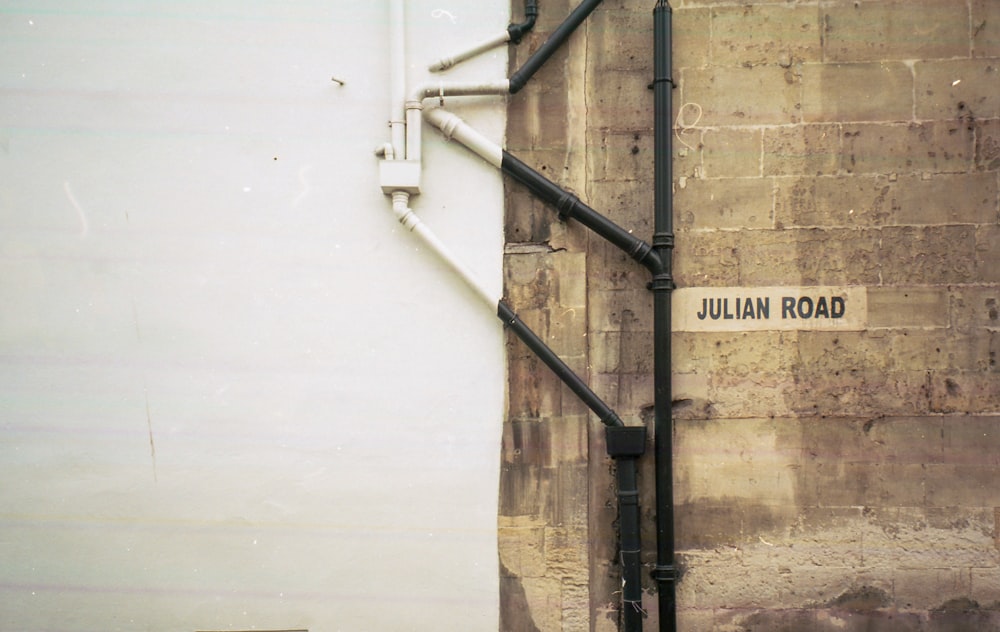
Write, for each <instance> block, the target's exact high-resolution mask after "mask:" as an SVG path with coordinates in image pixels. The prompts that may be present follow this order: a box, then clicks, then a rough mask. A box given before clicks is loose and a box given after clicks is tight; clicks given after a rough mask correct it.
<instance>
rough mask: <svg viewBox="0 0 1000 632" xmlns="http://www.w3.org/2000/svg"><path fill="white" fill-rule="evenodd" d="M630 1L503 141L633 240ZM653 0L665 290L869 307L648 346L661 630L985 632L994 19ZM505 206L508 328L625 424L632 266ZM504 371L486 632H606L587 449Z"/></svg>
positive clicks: (636, 363)
mask: <svg viewBox="0 0 1000 632" xmlns="http://www.w3.org/2000/svg"><path fill="white" fill-rule="evenodd" d="M568 4H569V3H567V2H545V3H544V5H543V7H542V14H543V18H544V21H545V25H542V26H543V28H542V29H541V30H540V31H539V32H538V33H536V34H535V35H533V36H532V38H531V39H530V40H529V41H526V42H525V43H524V44H522V46H521V48H520V49H518V52H517V54H516V56H515V57H514V60H513V62H512V63H513V65H515V66H516V65H517V59H518V58H520V59H522V60H523V58H524V56H525V55H526V54H527V53H528V52H530V49H531V46H532V45H537V43H538V42H540V41H542V39H544V36H545V26H548V27H549V28H551V26H552V25H554V23H557V22H558V21H559V20H560V19H561V18H562V16H564V15H565V14H566V12H567V11H568V10H569V6H567V5H568ZM573 4H574V5H575V3H573ZM514 5H515V9H514V11H515V14H518V12H519V11H520V8H519V7H520V2H515V3H514ZM557 5H558V6H557ZM653 5H654V3H653V2H648V1H642V2H639V1H635V0H608V1H606V2H604V3H603V4H602V6H601V7H600V8H598V10H597V11H596V12H595V13H594V14H593V15H592V16H591V18H590V20H588V22H587V24H586V28H585V30H582V31H581V32H579V33H577V35H576V36H575V37H574V39H573V40H572V41H571V45H570V46H569V47H568V48H567V49H566V50H565V51H563V52H562V53H561V54H560V56H559V57H558V58H557V59H554V60H553V62H552V63H550V65H549V66H548V67H546V68H545V69H543V71H542V72H541V73H539V75H537V76H536V77H535V79H534V80H533V83H532V84H531V85H529V87H528V88H526V89H525V91H524V93H522V94H519V95H517V96H515V97H514V98H512V100H511V108H510V118H509V121H510V123H509V125H510V128H509V131H508V148H509V149H510V150H511V151H512V152H513V153H515V154H516V155H518V156H520V157H521V158H523V159H524V160H525V161H526V162H528V163H529V164H532V165H534V166H536V168H539V169H542V170H543V173H547V174H548V175H549V176H550V177H551V178H553V179H554V180H555V181H557V182H559V183H560V184H562V185H564V186H567V187H569V188H571V189H574V190H575V191H577V192H578V193H579V194H580V195H581V197H582V198H583V199H585V200H586V201H587V202H588V203H589V204H590V205H591V206H593V207H594V208H596V209H598V210H600V211H602V212H604V213H605V214H607V215H608V216H609V217H611V218H613V219H614V220H615V221H617V222H618V223H620V224H621V225H623V226H625V227H627V228H630V229H633V230H634V231H635V232H636V233H637V234H639V235H641V236H643V237H644V238H647V239H648V238H649V236H650V235H651V234H652V219H651V217H652V162H653V148H652V93H651V92H650V91H649V90H647V85H648V83H649V82H650V80H651V78H652V8H653ZM672 5H673V7H674V11H673V17H674V69H673V78H674V80H675V83H676V89H675V90H674V102H675V112H674V117H675V123H676V126H677V130H676V135H675V141H674V143H675V146H674V158H675V163H674V182H675V193H676V199H675V222H676V232H677V250H676V253H675V257H674V262H675V270H676V277H677V284H678V286H679V287H682V288H683V287H706V286H707V287H747V288H754V287H761V286H791V287H800V286H839V287H846V286H851V287H861V288H865V289H866V291H867V294H868V309H867V316H866V326H865V327H864V328H862V329H860V330H857V331H767V330H764V331H731V332H728V333H693V332H678V333H676V334H675V335H674V358H673V366H674V373H675V376H674V397H675V399H676V406H675V416H676V418H677V419H676V431H675V435H676V436H675V450H676V463H675V476H676V479H677V485H676V490H675V501H676V506H677V532H678V543H677V544H678V550H679V554H678V559H679V563H680V564H681V566H682V568H683V573H684V574H683V578H682V580H681V582H680V584H679V586H678V607H679V614H678V620H679V627H680V629H681V630H715V631H719V632H722V631H728V630H762V631H763V630H821V631H822V630H867V629H885V630H889V629H891V630H928V631H943V630H980V629H990V628H991V626H992V627H995V628H1000V485H998V481H1000V456H998V455H1000V369H998V365H997V357H996V356H997V353H998V351H1000V317H998V311H1000V195H998V189H1000V3H998V2H996V1H995V0H906V1H905V2H904V1H902V0H900V1H823V2H815V1H802V2H793V1H786V0H781V1H766V2H754V3H736V2H728V1H711V0H699V1H693V0H674V2H673V3H672ZM508 194H509V196H510V197H509V200H508V225H507V240H508V256H507V292H508V295H509V296H510V297H511V300H512V302H513V303H514V304H515V307H516V308H518V309H519V310H520V311H521V313H522V315H523V316H525V319H526V320H527V321H528V322H530V323H532V324H533V325H535V326H537V327H538V328H539V330H540V333H542V334H543V336H544V337H546V338H547V339H548V340H549V341H550V342H551V343H552V344H553V346H554V348H556V349H557V350H558V351H560V353H562V354H563V356H564V357H565V358H567V359H568V361H569V362H570V364H571V365H573V366H574V367H575V368H578V369H579V370H580V371H581V373H582V374H584V375H586V376H587V377H588V378H589V379H590V382H591V384H592V385H593V387H594V388H595V390H596V391H597V392H598V393H599V394H600V395H601V396H602V397H604V398H605V399H606V400H607V401H608V402H609V403H611V404H612V405H613V406H615V407H616V408H617V410H618V412H619V414H620V415H621V416H622V417H623V418H624V419H625V420H626V422H627V423H642V422H644V421H647V420H646V419H645V417H646V416H647V415H646V414H645V411H647V410H648V408H649V406H650V404H651V403H652V398H653V395H652V359H651V354H650V349H651V342H652V340H651V331H652V323H651V298H650V296H649V293H648V292H647V291H646V289H645V282H646V281H647V275H646V273H645V271H644V270H642V269H640V268H639V267H638V266H636V265H635V264H634V263H631V262H630V261H628V260H626V258H625V257H624V256H622V255H621V254H619V253H617V252H615V251H614V249H613V248H611V247H609V246H607V245H606V244H604V243H603V242H602V241H601V240H600V239H598V238H595V237H592V236H589V235H587V234H585V232H584V230H583V229H582V227H580V226H578V225H573V224H570V225H563V224H559V223H558V222H557V221H556V220H555V219H554V213H553V212H552V211H551V210H550V209H546V208H544V207H542V206H541V205H540V204H539V203H537V202H534V201H532V200H531V199H530V197H529V196H528V195H527V194H526V193H524V192H523V190H521V189H520V188H519V187H518V186H517V185H516V184H509V185H508ZM509 362H510V366H509V375H510V390H509V404H510V406H509V408H510V410H509V422H508V424H507V432H506V433H505V443H504V452H503V466H504V473H503V479H502V483H501V485H502V489H501V503H500V505H501V518H500V525H501V533H502V536H501V547H500V555H501V561H502V562H503V564H504V568H505V569H506V570H505V571H504V572H505V574H506V576H505V577H504V579H503V582H502V586H503V587H502V590H503V591H504V593H503V594H504V600H505V608H504V609H505V622H506V623H505V627H504V629H510V630H530V629H538V630H588V629H590V630H614V629H616V626H617V623H616V621H617V617H616V612H615V604H616V603H617V601H618V595H616V594H615V590H617V589H618V586H619V583H618V582H619V580H618V578H617V566H616V564H615V561H614V557H615V555H614V544H613V535H614V531H613V520H614V509H613V507H614V504H613V496H612V495H611V493H610V492H611V478H610V476H609V471H610V463H609V462H608V460H607V458H606V457H605V456H604V447H603V443H602V439H603V436H602V435H603V433H601V432H598V431H597V430H598V429H597V427H596V426H595V424H596V422H595V421H594V420H593V419H592V418H591V416H589V415H588V414H587V411H586V410H585V409H584V408H583V407H582V406H581V405H580V404H578V403H577V402H575V401H573V399H572V396H571V395H570V394H569V393H568V391H566V390H565V389H563V388H562V387H561V385H559V384H558V382H556V381H555V379H554V378H551V377H550V376H549V375H548V373H547V371H546V370H545V369H544V367H541V366H537V363H536V362H535V361H533V360H532V359H530V358H528V357H527V355H526V352H524V351H522V349H521V348H520V347H518V345H517V343H516V342H512V343H511V345H510V355H509ZM651 467H652V458H651V455H650V456H649V457H648V458H646V459H645V462H644V468H645V469H644V470H643V473H642V476H643V479H642V485H643V488H644V490H645V492H644V498H643V508H644V511H645V512H646V514H647V515H648V516H649V519H648V520H647V521H646V522H647V524H648V526H649V528H648V530H647V531H646V532H644V534H643V538H644V545H645V548H646V549H648V550H649V555H648V557H647V561H648V562H649V563H652V562H653V553H652V547H653V542H654V541H653V529H652V526H653V518H652V513H651V509H652V498H653V496H652V487H651V481H652V469H651ZM649 589H650V595H649V606H650V610H651V616H650V619H649V621H648V622H647V627H648V628H649V629H655V618H656V617H655V595H653V594H652V591H653V590H654V589H655V588H654V586H652V584H651V585H650V586H649ZM521 605H526V606H527V607H520V606H521ZM531 626H534V628H532V627H531Z"/></svg>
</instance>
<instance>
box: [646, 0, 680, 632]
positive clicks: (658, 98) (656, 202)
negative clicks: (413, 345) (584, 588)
mask: <svg viewBox="0 0 1000 632" xmlns="http://www.w3.org/2000/svg"><path fill="white" fill-rule="evenodd" d="M671 18H672V11H671V9H670V4H668V3H667V0H657V2H656V8H654V9H653V120H654V122H653V221H654V229H653V230H654V233H653V251H654V252H655V253H656V254H657V255H658V259H659V261H660V263H661V269H660V271H659V272H657V273H654V274H653V280H652V281H651V282H650V284H649V289H650V290H652V292H653V382H654V384H655V393H654V399H653V436H654V444H653V454H654V455H655V457H656V566H655V567H654V568H653V579H655V580H656V582H657V595H658V597H657V599H658V610H659V617H660V632H673V631H674V630H676V629H677V606H676V582H677V569H676V566H675V565H674V481H673V458H674V455H673V445H674V443H673V437H674V423H673V411H672V406H673V401H672V399H673V395H672V391H671V384H670V382H671V370H670V362H671V350H670V335H671V329H672V326H671V322H670V303H671V301H670V299H671V292H673V289H674V279H673V261H672V259H673V250H674V217H673V215H674V210H673V164H672V160H673V138H672V136H671V134H672V133H673V130H672V127H673V126H672V125H671V122H672V120H673V110H672V105H671V90H672V89H673V87H674V82H673V79H672V78H671Z"/></svg>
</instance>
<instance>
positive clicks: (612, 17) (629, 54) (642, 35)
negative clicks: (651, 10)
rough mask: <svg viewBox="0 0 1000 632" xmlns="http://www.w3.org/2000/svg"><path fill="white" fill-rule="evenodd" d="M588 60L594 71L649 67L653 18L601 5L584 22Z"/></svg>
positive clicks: (651, 60)
mask: <svg viewBox="0 0 1000 632" xmlns="http://www.w3.org/2000/svg"><path fill="white" fill-rule="evenodd" d="M586 25H587V48H588V57H589V60H588V61H589V63H590V64H591V66H592V68H593V70H594V71H596V72H603V71H619V70H625V71H629V70H645V71H646V72H647V73H648V74H650V75H652V69H653V53H652V51H653V26H652V25H653V22H652V18H651V17H650V16H649V15H648V13H646V12H639V11H633V10H628V9H614V8H603V10H598V11H595V12H594V13H593V14H592V15H591V16H590V18H589V19H588V20H587V22H586Z"/></svg>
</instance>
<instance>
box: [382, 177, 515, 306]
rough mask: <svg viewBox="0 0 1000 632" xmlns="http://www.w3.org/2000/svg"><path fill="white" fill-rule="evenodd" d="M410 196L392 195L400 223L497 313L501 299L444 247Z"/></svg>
mask: <svg viewBox="0 0 1000 632" xmlns="http://www.w3.org/2000/svg"><path fill="white" fill-rule="evenodd" d="M409 203H410V195H409V194H408V193H406V192H405V191H396V192H394V193H393V194H392V211H393V213H395V214H396V217H397V218H398V219H399V223H400V224H402V225H403V226H405V227H406V228H407V229H409V230H410V231H411V232H412V233H414V234H415V235H416V236H417V237H419V238H420V239H421V241H423V242H424V244H426V245H427V247H429V248H430V249H431V250H433V251H434V253H435V254H437V256H438V257H440V258H441V260H442V261H444V262H445V263H446V264H447V265H448V266H449V267H450V268H451V269H452V270H454V271H455V273H456V274H458V276H459V277H461V279H462V280H463V281H465V284H466V285H468V286H469V287H470V288H472V290H473V291H474V292H475V293H476V295H477V296H479V298H481V299H483V301H485V302H486V306H487V307H489V308H490V310H492V311H494V312H495V311H496V309H497V304H498V303H499V302H500V297H499V296H496V295H494V294H491V293H490V292H489V291H488V290H486V289H485V288H483V286H482V284H481V283H480V282H479V279H478V278H476V275H475V273H473V272H472V270H470V269H469V268H468V267H467V266H466V265H465V264H464V263H463V262H462V261H461V260H459V259H458V257H456V256H455V255H454V254H453V253H452V252H451V250H449V249H448V247H447V246H445V245H444V242H442V241H441V240H440V239H438V237H437V235H435V234H434V232H433V231H432V230H431V229H430V228H428V227H427V225H426V224H424V223H423V222H422V221H421V220H420V218H419V217H417V214H416V213H414V212H413V210H412V209H410V207H409Z"/></svg>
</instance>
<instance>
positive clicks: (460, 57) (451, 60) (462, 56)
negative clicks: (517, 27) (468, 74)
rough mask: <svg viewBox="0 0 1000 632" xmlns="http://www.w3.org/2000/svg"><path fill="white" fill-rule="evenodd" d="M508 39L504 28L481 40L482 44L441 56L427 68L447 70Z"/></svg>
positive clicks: (438, 70)
mask: <svg viewBox="0 0 1000 632" xmlns="http://www.w3.org/2000/svg"><path fill="white" fill-rule="evenodd" d="M509 41H510V33H509V32H508V31H507V30H504V32H503V33H501V34H499V35H497V36H495V37H492V38H490V39H488V40H486V41H485V42H483V43H482V44H478V45H477V46H474V47H472V48H470V49H469V50H467V51H463V52H461V53H456V54H455V55H453V56H452V57H442V58H441V59H439V60H438V61H436V62H434V63H433V64H431V65H430V68H429V69H430V71H431V72H441V71H442V70H447V69H449V68H451V67H452V66H454V65H455V64H458V63H460V62H463V61H465V60H466V59H470V58H472V57H475V56H476V55H480V54H482V53H485V52H486V51H488V50H490V49H491V48H496V47H497V46H500V45H501V44H506V43H507V42H509Z"/></svg>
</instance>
